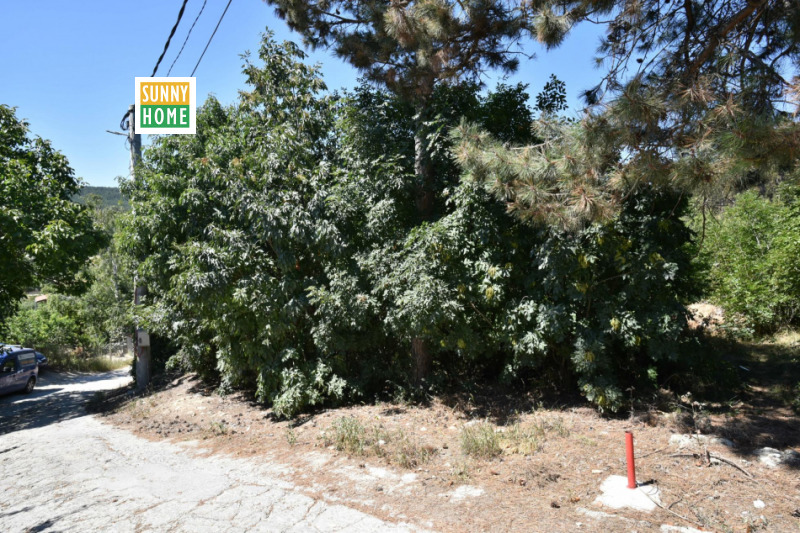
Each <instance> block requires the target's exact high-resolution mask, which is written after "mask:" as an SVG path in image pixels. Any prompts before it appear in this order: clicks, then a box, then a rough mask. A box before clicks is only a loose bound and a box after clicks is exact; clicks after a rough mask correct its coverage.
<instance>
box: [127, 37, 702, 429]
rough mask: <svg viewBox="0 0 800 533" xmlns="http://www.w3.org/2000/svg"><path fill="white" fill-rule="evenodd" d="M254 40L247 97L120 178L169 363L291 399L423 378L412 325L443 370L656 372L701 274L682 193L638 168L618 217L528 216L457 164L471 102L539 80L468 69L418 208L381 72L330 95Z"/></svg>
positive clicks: (292, 407)
mask: <svg viewBox="0 0 800 533" xmlns="http://www.w3.org/2000/svg"><path fill="white" fill-rule="evenodd" d="M259 55H260V58H261V60H262V61H263V62H264V66H257V65H255V64H253V63H251V62H248V64H247V66H246V70H245V72H246V74H247V76H248V82H249V84H250V86H251V90H250V91H249V92H243V93H242V97H241V100H240V102H239V103H237V104H235V105H233V106H229V107H224V106H222V105H220V104H219V103H218V102H216V101H215V100H213V99H210V100H209V101H207V102H206V104H205V105H204V106H202V108H201V109H199V110H198V130H197V131H198V133H197V135H195V136H171V137H162V138H157V139H156V140H155V141H154V142H153V144H152V146H151V147H150V148H148V149H147V151H146V152H145V158H144V163H143V165H142V167H141V168H140V169H139V176H141V179H139V180H137V182H135V183H127V184H126V186H125V188H126V191H127V194H128V195H129V196H130V198H131V202H132V205H133V206H134V207H135V209H136V211H135V216H134V217H132V218H131V219H130V220H129V222H128V225H127V227H126V229H125V242H126V243H127V246H128V248H129V250H130V251H131V252H132V253H133V254H134V255H135V256H136V257H138V259H139V260H140V261H141V263H140V269H139V274H140V276H142V278H143V280H144V281H145V282H146V283H147V284H148V286H149V289H150V297H149V299H148V302H147V304H148V305H147V306H146V307H145V309H144V313H143V314H144V316H143V319H144V320H146V321H147V323H148V324H149V326H150V327H151V328H152V329H153V330H155V331H156V332H158V333H160V334H162V335H164V336H166V337H168V338H170V339H172V340H173V341H174V342H175V343H176V344H177V345H178V346H179V351H178V353H177V354H176V356H175V357H174V358H173V363H172V364H178V365H184V366H186V367H189V368H192V369H194V370H196V371H198V372H200V373H201V374H202V375H203V376H204V377H206V378H209V379H217V380H220V382H221V385H222V387H223V388H227V387H241V386H245V387H253V388H254V389H255V390H256V395H257V397H258V398H259V399H260V400H261V401H264V402H265V403H268V404H271V405H272V406H273V407H274V409H275V411H276V412H277V413H279V414H283V415H293V414H295V413H297V412H298V411H300V410H302V409H307V408H308V407H310V406H313V405H318V404H321V403H323V402H327V403H336V402H339V401H345V400H347V401H353V400H354V399H357V398H370V397H372V396H374V395H376V394H382V393H391V392H396V391H397V390H398V389H403V388H405V387H407V386H408V382H409V381H408V376H409V373H410V368H411V358H410V356H409V352H410V339H411V338H420V339H422V340H423V341H425V342H426V344H427V345H428V346H429V347H430V349H431V351H432V353H433V356H434V357H433V360H434V374H433V376H432V377H431V379H430V380H429V382H428V384H429V385H432V384H436V383H445V384H446V380H443V377H446V376H450V377H457V378H462V377H463V376H470V377H471V379H479V376H484V377H488V378H505V379H507V380H509V381H514V380H518V379H519V378H520V377H522V376H523V375H525V376H530V375H532V374H533V375H537V374H538V375H542V376H543V375H549V374H553V375H557V376H558V377H560V379H561V380H562V382H563V383H565V384H566V383H569V384H571V386H574V384H575V383H576V382H578V383H579V385H580V386H581V388H582V391H583V393H584V394H585V395H586V396H587V397H588V398H589V399H590V400H591V401H593V402H595V403H596V404H597V405H598V406H600V407H602V408H608V409H612V410H613V409H617V408H618V407H619V406H620V402H621V399H622V393H623V392H622V391H624V390H625V388H626V387H628V386H630V385H631V384H637V385H638V384H639V383H648V384H650V385H654V384H655V383H656V382H657V379H658V365H659V364H660V362H661V361H666V360H670V359H674V358H675V356H676V354H677V353H678V350H677V346H678V342H679V340H680V334H681V332H682V330H683V328H684V327H685V317H684V311H683V307H682V301H683V299H684V298H688V296H689V294H690V292H691V290H690V286H689V284H688V282H687V279H689V278H688V274H689V272H690V271H689V261H688V254H687V253H686V243H687V242H688V240H689V237H690V233H689V231H688V230H687V229H686V227H685V226H684V225H683V224H682V223H681V222H680V220H679V217H680V215H681V214H682V213H683V210H684V208H685V202H684V201H682V200H680V199H679V198H678V197H677V196H676V195H673V194H671V193H670V192H668V191H665V190H658V189H647V188H642V189H641V190H640V192H639V193H638V194H635V195H632V196H631V197H630V198H629V200H628V201H627V202H626V203H625V208H624V209H623V212H622V213H621V214H620V215H619V216H618V217H616V218H614V219H613V220H611V221H608V222H605V223H602V224H595V225H592V226H588V227H586V228H584V229H581V230H577V231H572V232H566V231H560V230H554V229H548V228H546V227H543V226H541V227H539V226H529V225H526V224H523V223H522V222H520V221H519V220H518V219H516V218H515V217H512V216H509V215H508V214H507V213H506V212H505V207H504V206H503V205H502V204H501V203H500V202H497V201H496V200H495V199H494V197H493V196H492V195H491V194H490V193H489V192H488V191H487V190H486V189H485V188H484V187H483V186H482V185H481V184H479V183H477V182H474V181H473V180H471V179H470V177H469V176H468V175H467V176H462V172H461V170H460V169H459V168H458V167H457V166H456V165H455V163H454V161H453V159H452V157H451V156H450V153H449V149H450V146H451V144H450V143H451V140H450V138H449V137H448V136H447V135H446V132H447V127H448V125H453V124H455V123H456V122H457V121H458V120H459V118H460V117H459V116H458V114H457V113H455V112H454V111H453V110H457V109H463V110H464V114H471V117H472V119H473V120H475V121H478V122H479V123H481V124H483V126H484V127H486V128H487V129H491V128H493V127H494V128H497V127H499V125H498V123H497V121H489V120H488V118H490V117H489V115H491V116H492V117H495V115H496V114H497V113H498V111H497V108H498V107H503V109H504V113H505V114H506V115H510V114H513V113H512V111H513V110H517V111H516V113H517V114H518V115H519V114H522V115H524V114H525V113H527V116H530V110H529V109H528V108H527V106H526V104H525V98H526V96H525V95H524V92H523V91H522V90H521V89H520V87H517V88H509V87H501V88H500V89H498V91H499V92H500V93H502V94H501V95H500V96H497V93H492V94H490V95H488V96H486V97H483V96H480V95H479V94H478V93H477V88H476V87H471V86H461V87H455V88H442V89H440V90H439V92H438V93H437V98H441V99H442V100H441V103H440V104H437V105H438V106H439V107H438V109H440V110H442V112H441V113H439V115H438V118H436V120H434V121H433V122H431V123H430V124H429V126H430V128H431V132H432V133H431V143H432V153H433V154H434V159H435V160H434V161H433V165H434V168H436V169H437V180H436V191H435V192H436V200H435V202H436V206H437V207H436V209H435V213H436V216H435V217H434V218H432V219H430V220H427V221H420V220H419V218H418V217H419V215H418V213H417V211H416V210H415V209H414V185H415V184H414V177H413V176H414V173H413V168H412V166H413V157H411V156H410V154H411V153H413V131H412V129H411V128H409V127H408V123H409V121H410V120H411V116H410V115H409V113H410V110H407V109H405V108H404V107H403V105H402V104H401V103H399V102H398V101H396V100H393V99H392V97H390V96H389V95H386V94H384V93H380V92H375V91H371V90H369V89H368V88H366V87H362V88H361V89H359V90H358V91H356V93H354V94H349V95H344V96H342V97H331V96H324V95H323V93H322V90H323V88H324V86H323V84H322V82H321V80H320V79H319V77H318V74H317V72H316V70H315V69H313V68H309V67H307V66H305V65H303V64H302V63H301V62H300V59H301V57H302V53H301V52H300V51H299V50H298V49H297V48H296V47H294V46H293V45H291V44H283V45H278V44H275V43H273V42H271V41H269V40H267V41H265V43H264V44H263V46H262V48H261V51H260V54H259ZM447 102H450V103H451V104H452V105H450V104H447ZM504 106H505V107H504ZM447 110H449V111H447ZM495 118H496V117H495ZM495 134H496V135H497V136H498V137H500V138H504V139H506V140H507V141H508V142H528V141H530V139H531V137H530V131H527V130H520V129H519V128H518V127H517V126H514V131H508V132H505V134H501V133H498V132H495ZM476 372H477V373H476Z"/></svg>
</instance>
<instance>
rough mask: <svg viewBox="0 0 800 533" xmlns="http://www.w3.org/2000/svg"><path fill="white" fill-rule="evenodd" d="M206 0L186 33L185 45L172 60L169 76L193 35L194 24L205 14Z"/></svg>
mask: <svg viewBox="0 0 800 533" xmlns="http://www.w3.org/2000/svg"><path fill="white" fill-rule="evenodd" d="M206 2H208V0H203V5H202V6H201V7H200V12H199V13H198V14H197V16H196V17H195V18H194V22H192V27H191V28H189V33H187V34H186V39H184V40H183V45H182V46H181V49H180V50H178V55H177V56H175V60H174V61H173V62H172V65H170V67H169V70H168V71H167V76H169V75H170V73H171V72H172V67H174V66H175V63H176V62H177V61H178V58H179V57H181V53H182V52H183V49H184V48H185V47H186V43H187V42H189V37H190V36H191V35H192V30H193V29H194V25H195V24H197V21H198V20H199V19H200V15H202V14H203V10H204V9H205V8H206Z"/></svg>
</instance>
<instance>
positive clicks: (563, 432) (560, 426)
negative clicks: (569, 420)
mask: <svg viewBox="0 0 800 533" xmlns="http://www.w3.org/2000/svg"><path fill="white" fill-rule="evenodd" d="M546 425H547V429H548V430H549V431H552V432H553V433H555V434H556V435H558V436H559V437H561V438H566V437H569V434H570V431H569V428H568V427H567V425H566V424H565V423H564V419H563V418H562V417H560V416H557V417H555V418H554V419H553V420H550V421H549V422H548V423H546Z"/></svg>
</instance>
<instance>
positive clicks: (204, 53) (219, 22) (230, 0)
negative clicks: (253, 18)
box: [190, 0, 233, 76]
mask: <svg viewBox="0 0 800 533" xmlns="http://www.w3.org/2000/svg"><path fill="white" fill-rule="evenodd" d="M232 1H233V0H228V5H226V6H225V11H223V12H222V15H221V16H220V17H219V21H218V22H217V27H216V28H214V32H213V33H212V34H211V37H209V38H208V42H207V43H206V47H205V48H204V49H203V53H202V54H200V59H198V60H197V64H196V65H195V66H194V70H192V73H191V74H190V76H194V73H195V72H196V71H197V67H199V66H200V62H201V61H202V60H203V56H204V55H206V50H208V46H209V45H210V44H211V39H213V38H214V35H216V34H217V30H218V29H219V25H220V24H222V19H224V18H225V13H227V12H228V8H229V7H231V2H232Z"/></svg>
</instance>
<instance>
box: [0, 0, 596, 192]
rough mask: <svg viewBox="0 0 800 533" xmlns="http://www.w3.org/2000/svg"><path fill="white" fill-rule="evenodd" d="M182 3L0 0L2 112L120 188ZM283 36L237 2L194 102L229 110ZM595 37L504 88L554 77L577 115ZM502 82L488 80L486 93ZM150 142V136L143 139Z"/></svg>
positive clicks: (82, 171) (532, 47)
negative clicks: (270, 37)
mask: <svg viewBox="0 0 800 533" xmlns="http://www.w3.org/2000/svg"><path fill="white" fill-rule="evenodd" d="M181 3H182V0H136V1H128V2H122V1H120V0H78V1H64V0H24V1H19V0H0V50H3V54H0V104H5V105H9V106H12V107H16V108H17V118H21V119H24V120H26V121H27V122H28V123H29V125H30V130H31V133H32V134H34V135H38V136H40V137H42V138H45V139H49V140H50V141H51V142H52V143H53V147H54V148H56V149H57V150H59V151H60V152H62V153H63V154H64V155H66V156H67V159H68V160H69V162H70V165H71V166H72V168H73V169H74V170H75V174H76V175H77V176H78V177H79V178H81V179H82V180H83V181H84V182H85V183H86V184H88V185H95V186H114V185H116V183H117V176H128V175H129V170H128V163H129V152H128V149H127V148H126V146H125V142H124V138H123V137H120V136H117V135H112V134H110V133H108V132H107V131H106V130H111V131H119V122H120V119H121V118H122V117H123V115H124V114H125V113H126V112H127V109H128V106H129V105H130V104H132V103H133V99H134V78H135V77H136V76H150V74H151V73H152V71H153V67H154V66H155V64H156V61H157V60H158V57H159V55H160V54H161V52H162V50H163V48H164V43H165V42H166V40H167V37H168V35H169V32H170V30H171V29H172V26H173V25H174V23H175V20H176V19H177V16H178V11H179V10H180V6H181ZM226 4H227V0H206V6H205V9H204V10H203V13H202V15H201V16H200V18H199V19H198V21H197V24H196V26H195V27H194V29H193V30H192V33H191V36H190V38H189V40H188V42H187V43H186V47H185V48H184V50H183V52H182V54H181V55H180V57H179V58H178V59H177V62H176V63H175V66H174V67H173V69H172V72H171V75H172V76H189V75H190V73H191V72H192V69H193V68H194V66H195V64H196V63H197V61H198V59H199V58H200V55H201V53H202V51H203V48H204V47H205V46H206V43H207V42H208V38H209V37H210V36H211V34H212V32H213V31H214V27H215V26H216V24H217V22H218V21H219V18H220V16H221V15H222V12H223V11H224V9H225V5H226ZM202 5H203V0H189V1H188V3H187V6H186V10H185V12H184V15H183V18H182V20H181V23H180V25H179V26H178V29H177V31H176V32H175V36H174V37H173V38H172V42H171V43H170V46H169V50H168V51H167V54H166V55H165V57H164V59H163V60H162V62H161V65H160V66H159V69H158V73H157V74H156V75H157V76H165V75H166V74H167V71H168V70H169V68H170V66H171V65H172V63H173V61H174V60H175V59H176V57H177V55H178V51H179V50H180V48H181V46H182V44H183V42H184V40H185V39H186V36H187V33H188V31H189V28H190V26H191V25H192V22H193V21H194V19H195V17H196V16H197V14H198V12H199V11H200V8H201V6H202ZM268 29H269V30H272V31H274V32H275V38H276V39H278V40H293V41H295V42H297V43H300V42H301V38H300V36H299V35H297V34H296V33H293V32H291V31H290V30H289V29H288V27H287V26H286V24H285V23H284V22H283V21H281V20H280V19H279V18H278V17H277V16H276V15H275V14H274V9H273V8H272V7H271V6H269V5H268V4H266V3H264V2H263V1H262V0H232V3H231V6H230V8H229V9H228V12H227V13H226V14H225V18H224V19H223V20H222V23H221V25H220V27H219V30H218V31H217V33H216V35H215V36H214V39H213V40H212V42H211V44H210V46H209V48H208V51H207V52H206V54H205V56H204V57H203V59H202V62H201V63H200V65H199V67H198V69H197V72H196V73H195V77H196V78H197V102H198V104H201V103H202V102H203V101H205V99H206V97H207V95H208V94H214V95H215V96H216V97H217V98H218V99H219V100H220V101H221V102H223V103H225V104H228V103H233V102H234V101H235V100H236V98H237V95H238V92H237V91H238V90H240V89H244V88H245V77H244V75H243V74H242V72H241V71H242V64H243V60H242V59H241V54H243V53H244V52H245V51H248V50H249V51H252V52H253V53H255V52H257V50H258V46H259V43H260V41H261V35H262V33H263V32H264V31H265V30H268ZM599 35H600V34H599V29H598V28H596V27H593V26H586V27H579V28H576V30H575V31H574V32H573V34H572V35H571V37H570V38H568V39H567V41H566V42H565V43H564V45H562V46H561V47H560V48H558V49H557V50H555V51H549V52H548V51H545V50H544V49H543V48H541V47H540V46H538V45H537V44H536V43H533V42H526V43H525V44H524V47H525V50H526V51H527V52H532V53H535V54H536V58H535V59H533V60H526V59H523V60H522V63H521V65H520V68H519V71H518V72H517V73H515V74H513V75H512V76H510V77H509V78H508V79H507V80H506V83H516V82H523V83H526V84H529V89H528V90H529V93H530V94H531V102H533V101H534V97H535V95H536V94H537V93H538V92H539V91H540V90H541V89H542V87H543V86H544V84H545V83H546V82H547V80H548V78H549V76H550V74H556V75H557V76H558V77H559V78H560V79H561V80H563V81H564V82H565V83H566V85H567V98H568V102H569V104H570V106H571V109H572V110H573V111H572V112H576V110H577V109H578V108H579V107H580V104H579V100H578V94H579V93H580V92H581V91H582V90H584V89H586V88H588V87H590V86H591V85H593V84H595V83H596V82H597V80H598V79H599V77H600V75H601V73H600V72H598V71H597V70H596V69H595V68H594V66H593V65H594V61H593V55H594V50H595V49H596V47H597V43H598V40H599ZM308 52H309V58H308V61H309V62H311V63H320V64H321V66H322V74H323V77H324V80H325V83H326V84H327V86H328V87H329V88H330V89H332V90H333V89H339V88H352V87H353V86H355V85H356V83H357V81H356V80H357V78H358V72H357V71H356V70H355V69H353V68H352V67H350V66H349V65H348V64H347V63H345V62H344V61H342V60H341V59H339V58H336V57H335V56H334V55H333V54H331V53H329V52H326V51H321V50H318V51H316V52H313V53H312V52H311V51H310V50H309V51H308ZM499 80H500V76H499V75H493V74H490V76H489V78H488V79H487V85H488V86H489V87H490V88H491V86H492V85H494V84H495V83H496V82H497V81H499ZM144 143H145V145H146V144H147V139H145V140H144Z"/></svg>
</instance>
